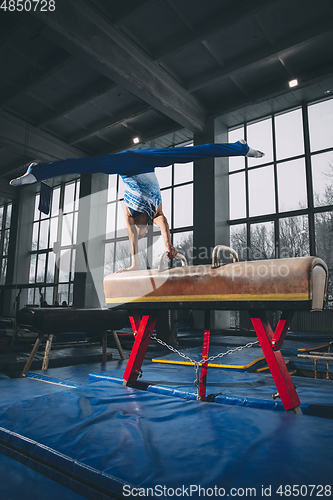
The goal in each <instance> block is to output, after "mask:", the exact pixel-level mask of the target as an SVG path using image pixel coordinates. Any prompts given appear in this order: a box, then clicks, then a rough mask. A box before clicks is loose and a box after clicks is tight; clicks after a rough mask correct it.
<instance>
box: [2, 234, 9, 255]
mask: <svg viewBox="0 0 333 500" xmlns="http://www.w3.org/2000/svg"><path fill="white" fill-rule="evenodd" d="M9 234H10V229H6V231H5V232H4V240H3V252H2V253H3V255H8V246H9Z"/></svg>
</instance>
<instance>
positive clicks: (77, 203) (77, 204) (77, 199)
mask: <svg viewBox="0 0 333 500" xmlns="http://www.w3.org/2000/svg"><path fill="white" fill-rule="evenodd" d="M79 202H80V180H77V181H76V189H75V207H74V210H78V209H79Z"/></svg>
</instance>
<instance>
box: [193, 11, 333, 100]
mask: <svg viewBox="0 0 333 500" xmlns="http://www.w3.org/2000/svg"><path fill="white" fill-rule="evenodd" d="M330 31H333V24H332V21H329V20H328V21H326V22H324V23H319V24H316V25H314V26H310V27H309V28H307V29H306V30H305V29H304V30H301V31H300V32H298V33H296V34H293V35H292V36H290V37H288V38H286V39H283V40H282V41H281V42H279V43H277V44H276V45H275V46H274V47H272V46H269V47H265V48H264V49H260V50H258V51H257V52H255V53H251V54H250V55H247V56H245V57H241V58H239V59H237V60H236V61H234V62H232V63H231V64H228V65H227V66H225V67H224V68H219V69H216V70H213V71H208V72H205V73H204V74H203V75H200V76H198V77H196V78H193V79H192V80H190V81H189V82H188V83H187V84H186V89H187V90H188V91H189V92H194V91H195V90H198V89H200V88H202V87H205V86H206V85H209V84H211V83H212V82H216V81H218V80H222V79H224V78H229V77H231V76H232V75H235V74H236V73H238V72H239V71H243V70H244V69H246V68H248V67H251V66H255V65H258V64H260V63H262V62H267V61H269V60H270V59H275V58H278V57H279V56H283V55H284V54H285V53H286V52H288V51H290V50H293V49H296V48H298V47H301V46H302V45H304V44H306V43H307V42H308V41H310V40H313V39H315V38H320V37H322V36H325V35H327V34H328V33H329V32H330Z"/></svg>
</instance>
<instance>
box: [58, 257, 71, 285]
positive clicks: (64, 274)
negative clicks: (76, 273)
mask: <svg viewBox="0 0 333 500" xmlns="http://www.w3.org/2000/svg"><path fill="white" fill-rule="evenodd" d="M70 265H71V251H70V250H61V252H60V259H59V261H58V267H59V282H64V281H69V271H70Z"/></svg>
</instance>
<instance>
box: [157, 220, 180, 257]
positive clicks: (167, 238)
mask: <svg viewBox="0 0 333 500" xmlns="http://www.w3.org/2000/svg"><path fill="white" fill-rule="evenodd" d="M153 222H154V224H156V226H157V227H159V228H160V230H161V234H162V237H163V240H164V244H165V247H166V249H167V252H168V258H169V259H173V258H174V257H176V255H177V253H178V251H177V250H176V248H174V247H173V246H172V244H171V235H170V229H169V224H168V221H167V218H166V217H165V215H164V214H163V213H160V214H157V215H156V217H154V219H153Z"/></svg>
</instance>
